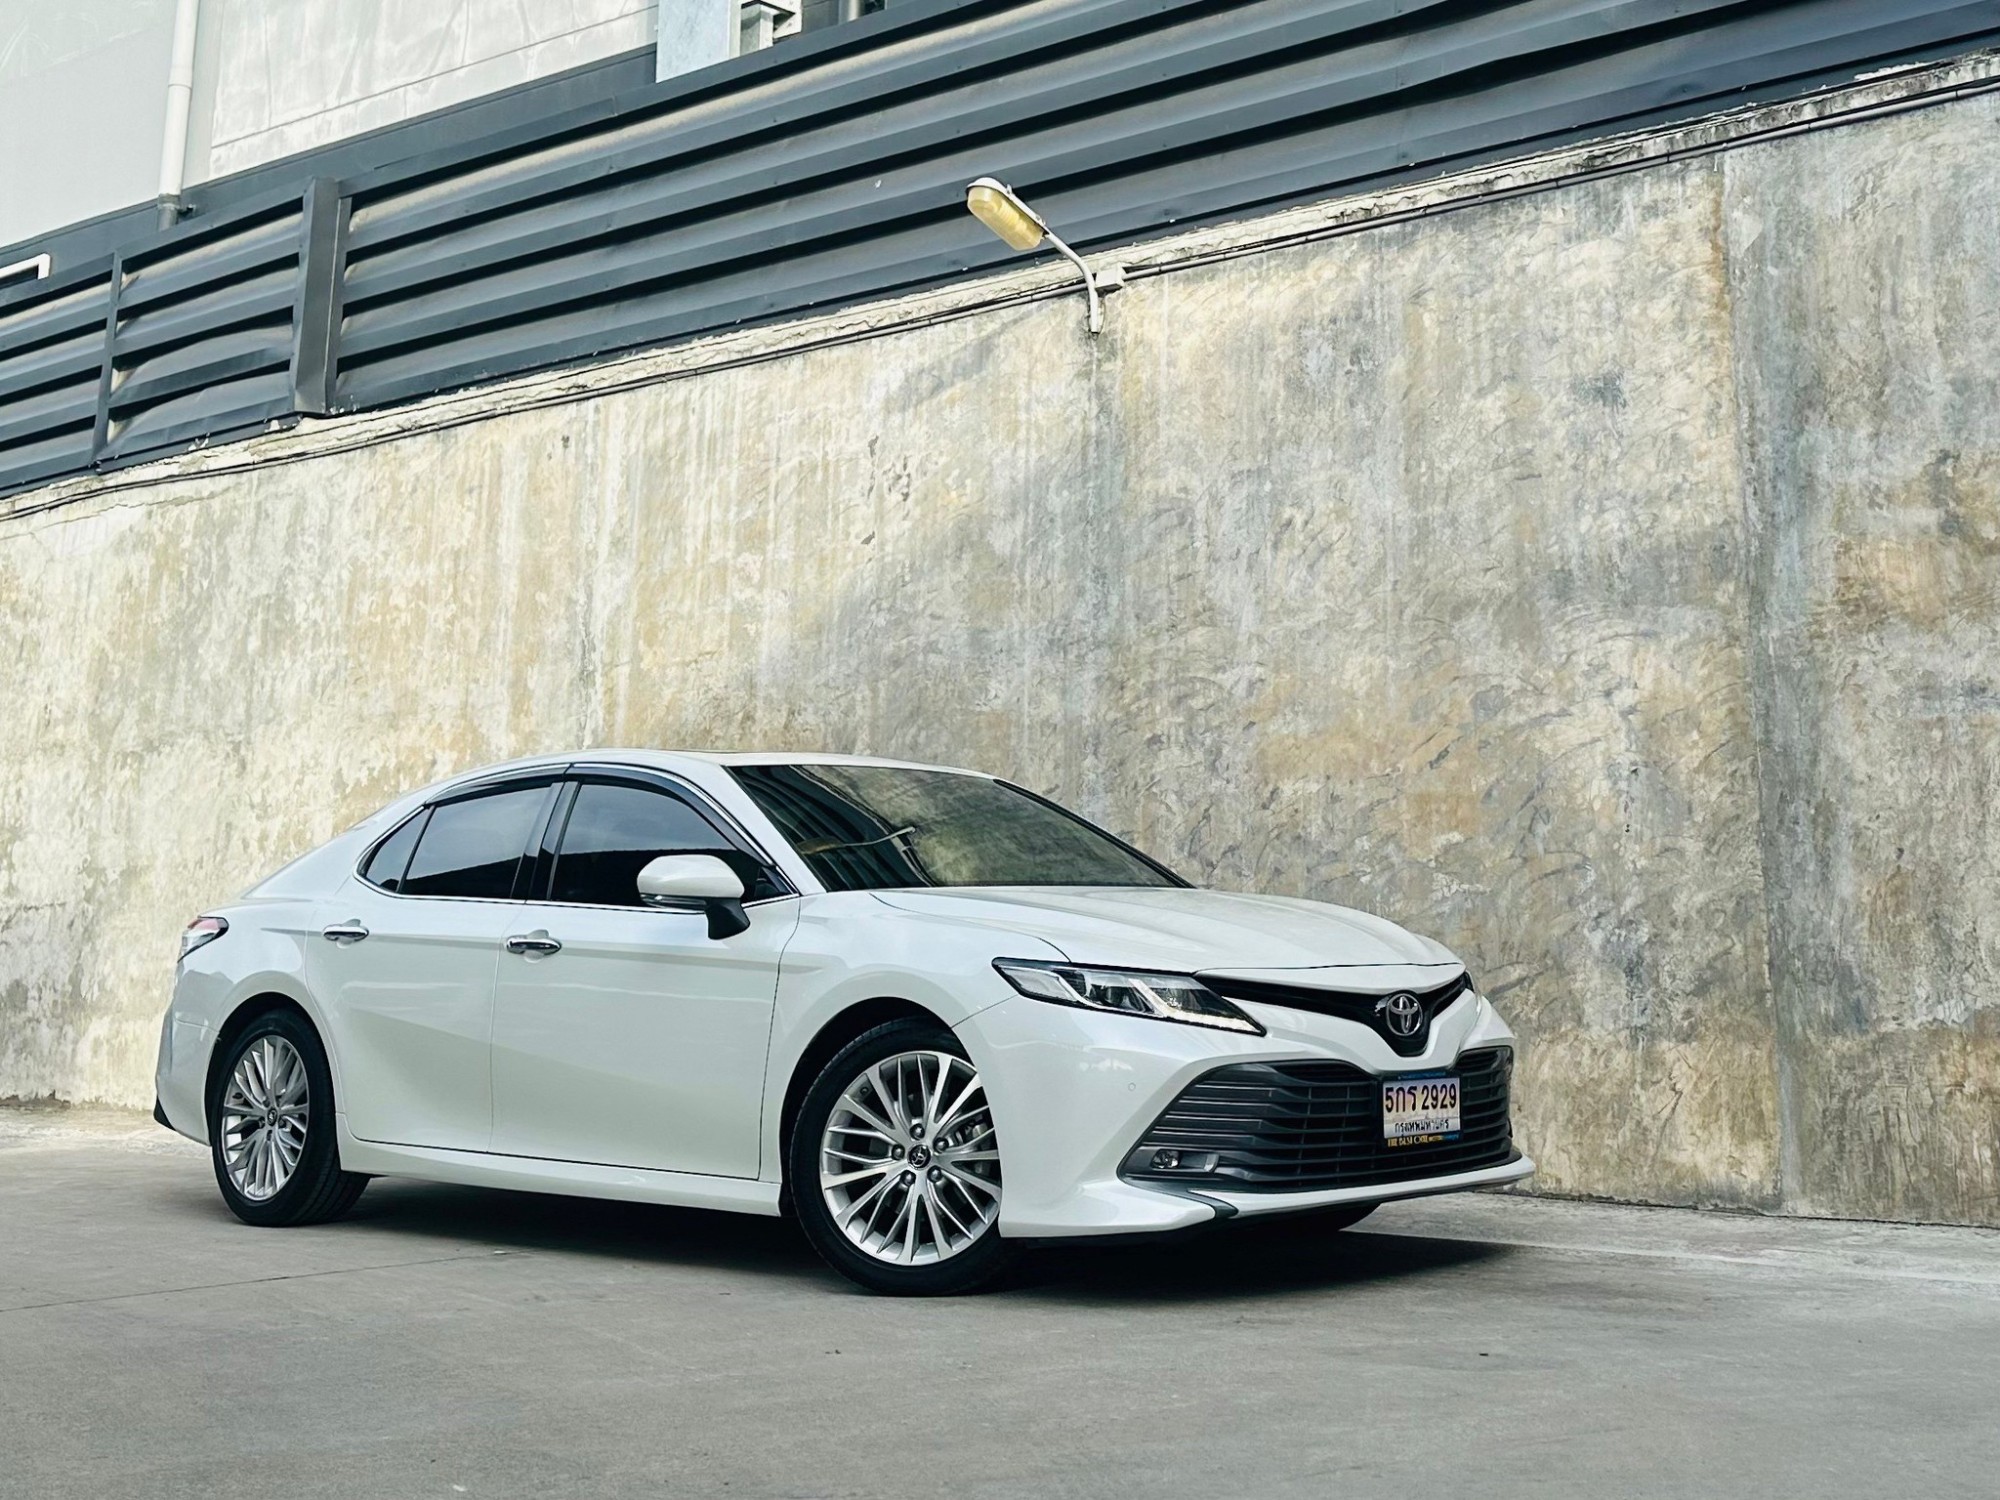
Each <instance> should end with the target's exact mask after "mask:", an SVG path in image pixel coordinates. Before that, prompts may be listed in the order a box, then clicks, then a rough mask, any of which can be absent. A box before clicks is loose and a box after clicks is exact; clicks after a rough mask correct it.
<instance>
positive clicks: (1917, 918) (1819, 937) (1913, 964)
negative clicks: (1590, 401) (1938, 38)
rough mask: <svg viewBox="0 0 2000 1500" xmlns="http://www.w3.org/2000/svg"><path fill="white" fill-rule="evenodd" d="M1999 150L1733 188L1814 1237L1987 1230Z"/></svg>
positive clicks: (1788, 958)
mask: <svg viewBox="0 0 2000 1500" xmlns="http://www.w3.org/2000/svg"><path fill="white" fill-rule="evenodd" d="M1994 125H1995V112H1994V110H1993V107H1992V106H1991V105H1988V104H1981V105H1979V106H1976V107H1971V108H1958V109H1951V110H1943V111H1934V112H1928V113H1926V114H1924V115H1921V116H1913V117H1910V118H1908V119H1905V120H1901V121H1898V122H1895V123H1894V124H1892V125H1887V126H1884V127H1881V128H1874V129H1868V130H1861V131H1842V132H1837V133H1832V134H1828V135H1824V136H1821V137H1818V138H1815V139H1811V140H1808V141H1803V142H1800V143H1798V144H1797V145H1795V146H1793V147H1791V148H1789V149H1788V150H1787V151H1786V152H1784V153H1782V154H1783V155H1784V156H1785V157H1786V159H1787V169H1786V170H1782V171H1780V170H1773V169H1772V166H1771V165H1770V164H1769V163H1768V162H1765V161H1761V160H1754V159H1753V160H1746V161H1745V162H1744V163H1742V164H1741V169H1740V170H1732V172H1731V173H1730V179H1729V180H1730V196H1729V215H1730V232H1729V244H1730V248H1731V293H1732V295H1731V301H1732V305H1733V306H1734V307H1735V309H1736V314H1737V318H1738V322H1739V330H1738V337H1737V340H1736V350H1737V361H1738V366H1737V378H1738V387H1739V390H1740V391H1741V393H1742V400H1743V407H1744V421H1743V428H1742V430H1743V437H1744V444H1745V452H1746V454H1748V455H1749V460H1750V461H1749V465H1748V478H1749V480H1750V484H1749V488H1748V496H1749V500H1750V520H1751V527H1752V542H1753V554H1754V555H1753V563H1752V569H1751V588H1752V593H1753V597H1754V599H1755V601H1756V603H1755V612H1754V620H1755V625H1756V632H1757V633H1756V637H1755V644H1756V648H1757V650H1756V674H1755V683H1756V698H1757V709H1758V718H1759V721H1760V733H1759V736H1758V743H1759V747H1760V753H1761V754H1762V756H1763V758H1764V764H1763V775H1764V782H1765V797H1764V804H1763V831H1762V842H1763V848H1764V859H1765V866H1766V870H1767V876H1768V878H1767V882H1766V889H1767V891H1768V896H1769V910H1770V922H1771V932H1772V941H1771V951H1772V971H1771V979H1772V988H1773V993H1774V996H1775V1000H1776V1005H1777V1013H1778V1015H1779V1017H1780V1020H1781V1027H1782V1032H1781V1042H1780V1049H1779V1056H1780V1080H1781V1109H1782V1111H1783V1129H1784V1136H1783V1139H1784V1142H1785V1147H1786V1152H1785V1169H1784V1190H1785V1198H1786V1201H1787V1202H1790V1203H1792V1204H1794V1205H1796V1206H1798V1207H1800V1208H1803V1209H1806V1210H1807V1211H1811V1212H1818V1213H1834V1214H1849V1213H1859V1214H1870V1215H1880V1216H1885V1217H1905V1216H1917V1217H1925V1218H1951V1219H1966V1220H1972V1221H1976V1222H1984V1223H1995V1222H2000V984H1996V971H2000V900H1997V899H1996V897H2000V816H1996V813H2000V256H1996V255H1995V253H1994V246H1995V244H1996V242H2000V204H1996V202H1995V200H1994V197H1993V189H1994V186H1995V178H1996V172H1995V165H1996V164H1995V162H1994V160H1993V156H1992V152H1991V149H1990V148H1991V143H1992V138H1993V130H1994ZM1764 155H1765V153H1758V154H1757V156H1758V157H1762V156H1764Z"/></svg>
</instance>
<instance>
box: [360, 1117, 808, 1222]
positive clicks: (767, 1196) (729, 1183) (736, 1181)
mask: <svg viewBox="0 0 2000 1500" xmlns="http://www.w3.org/2000/svg"><path fill="white" fill-rule="evenodd" d="M337 1118H338V1120H339V1123H340V1165H341V1167H342V1168H343V1169H344V1170H346V1171H349V1172H361V1173H364V1174H366V1175H367V1176H370V1177H413V1178H417V1179H419V1180H420V1181H424V1182H451V1183H459V1184H462V1185H464V1186H467V1187H492V1188H509V1189H512V1190H513V1191H515V1192H525V1193H560V1194H562V1195H564V1196H566V1197H571V1198H613V1199H617V1200H619V1201H621V1202H625V1203H663V1204H667V1205H669V1206H671V1207H675V1208H717V1209H722V1210H724V1211H726V1212H730V1213H741V1214H762V1215H765V1216H766V1217H770V1218H775V1217H776V1216H777V1213H778V1184H777V1183H775V1182H758V1181H756V1180H754V1179H752V1178H747V1177H707V1176H703V1175H702V1174H701V1173H698V1172H656V1171H652V1170H649V1169H647V1168H644V1167H606V1166H599V1165H597V1164H596V1163H594V1162H577V1161H545V1160H542V1159H541V1158H539V1157H532V1156H495V1155H493V1154H491V1153H488V1152H484V1151H447V1150H442V1149H440V1148H437V1147H432V1146H389V1145H384V1144H382V1143H381V1142H379V1141H364V1140H360V1139H358V1138H357V1137H356V1136H355V1135H354V1133H353V1132H352V1131H350V1130H349V1129H348V1128H347V1116H346V1115H344V1114H343V1115H340V1116H338V1117H337Z"/></svg>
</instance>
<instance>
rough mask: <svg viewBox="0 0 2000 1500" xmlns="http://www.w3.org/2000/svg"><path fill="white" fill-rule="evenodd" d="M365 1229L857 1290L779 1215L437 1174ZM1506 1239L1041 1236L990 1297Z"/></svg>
mask: <svg viewBox="0 0 2000 1500" xmlns="http://www.w3.org/2000/svg"><path fill="white" fill-rule="evenodd" d="M344 1222H345V1223H346V1224H348V1225H350V1226H352V1227H353V1228H355V1229H360V1230H364V1231H366V1232H369V1233H375V1234H390V1235H398V1236H412V1237H421V1238H424V1239H430V1240H439V1241H453V1240H456V1241H468V1240H469V1241H474V1242H477V1243H479V1244H481V1245H486V1246H490V1247H493V1248H497V1249H507V1250H520V1251H529V1252H544V1253H553V1254H565V1255H583V1256H604V1257H610V1258H615V1259H618V1260H623V1261H630V1262H634V1263H639V1264H653V1265H659V1266H662V1267H666V1266H685V1267H699V1268H704V1269H718V1270H733V1271H739V1272H749V1273H753V1274H757V1275H765V1276H774V1277H786V1278H800V1279H806V1280H811V1281H815V1282H819V1283H822V1284H824V1285H826V1286H827V1287H829V1288H830V1289H836V1290H853V1291H854V1292H855V1294H856V1295H866V1294H865V1293H861V1292H860V1291H859V1290H858V1289H855V1288H850V1287H849V1284H848V1283H847V1282H846V1281H845V1280H843V1279H842V1278H840V1277H838V1276H837V1275H836V1274H835V1273H834V1272H833V1271H831V1270H830V1269H828V1268H827V1267H826V1266H825V1265H824V1264H822V1262H821V1261H820V1259H819V1257H818V1256H817V1255H815V1254H814V1253H813V1251H812V1249H811V1247H810V1246H808V1245H807V1244H806V1242H805V1240H804V1238H803V1237H802V1236H801V1235H800V1234H799V1232H798V1230H797V1229H796V1228H795V1227H794V1226H793V1225H792V1224H791V1223H790V1222H789V1221H788V1220H785V1219H774V1218H760V1217H756V1216H753V1215H749V1214H733V1213H718V1212H709V1211H704V1210H700V1209H686V1208H666V1207H660V1206H656V1205H652V1204H643V1203H617V1202H611V1201H608V1200H603V1199H595V1198H570V1197H561V1196H554V1195H549V1194H541V1193H522V1192H508V1191H503V1190H498V1189H489V1188H466V1187H454V1186H450V1185H446V1184H438V1183H421V1182H406V1181H394V1182H377V1183H375V1184H373V1185H371V1186H370V1188H369V1190H368V1193H367V1195H366V1196H365V1197H363V1198H362V1200H361V1202H360V1204H359V1205H357V1206H356V1208H355V1209H354V1211H353V1212H352V1213H351V1214H350V1215H349V1216H348V1218H347V1219H346V1220H345V1221H344ZM1509 1253H1510V1247H1508V1246H1504V1245H1495V1244H1488V1243H1485V1242H1481V1241H1476V1240H1459V1239H1445V1238H1437V1237H1431V1236H1422V1235H1409V1234H1395V1233H1371V1232H1369V1231H1368V1230H1366V1229H1365V1228H1364V1229H1353V1230H1343V1231H1336V1230H1333V1229H1330V1228H1328V1227H1327V1226H1326V1224H1325V1223H1324V1221H1322V1220H1318V1219H1315V1218H1314V1217H1312V1216H1310V1215H1305V1216H1299V1217H1295V1218H1285V1219H1279V1220H1272V1221H1269V1222H1262V1223H1251V1224H1228V1225H1222V1226H1219V1227H1218V1228H1216V1229H1215V1230H1213V1231H1210V1232H1207V1233H1202V1234H1198V1235H1194V1236H1188V1237H1178V1236H1177V1237H1174V1238H1172V1239H1168V1240H1163V1241H1157V1242H1155V1241H1148V1240H1143V1239H1133V1240H1125V1241H1119V1242H1116V1243H1105V1242H1098V1243H1090V1242H1080V1243H1078V1244H1076V1245H1054V1246H1050V1245H1042V1246H1038V1247H1037V1248H1036V1249H1035V1251H1034V1252H1033V1253H1032V1254H1030V1255H1028V1256H1026V1257H1024V1258H1023V1260H1022V1262H1021V1264H1020V1265H1019V1267H1018V1268H1017V1269H1016V1270H1015V1271H1014V1272H1013V1273H1012V1274H1011V1275H1010V1276H1009V1277H1008V1278H1007V1279H1006V1281H1005V1282H1004V1283H1003V1284H1002V1285H1001V1286H1000V1287H999V1288H997V1289H996V1291H995V1292H994V1293H993V1295H996V1296H1001V1297H1023V1298H1030V1299H1035V1300H1060V1301H1066V1302H1087V1303H1106V1304H1109V1303H1143V1302H1194V1301H1222V1300H1228V1299H1231V1298H1237V1297H1252V1296H1269V1295H1273V1294H1281V1293H1287V1292H1301V1291H1325V1290H1333V1289H1337V1288H1341V1287H1361V1286H1367V1285H1371V1284H1375V1283H1382V1282H1395V1281H1407V1280H1410V1279H1412V1278H1417V1277H1425V1276H1432V1275H1436V1274H1439V1273H1445V1272H1450V1271H1454V1270H1458V1269H1461V1268H1464V1267H1468V1266H1473V1265H1477V1264H1480V1263H1483V1262H1487V1261H1490V1260H1493V1259H1495V1258H1497V1257H1503V1256H1505V1255H1507V1254H1509Z"/></svg>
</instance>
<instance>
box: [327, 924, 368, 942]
mask: <svg viewBox="0 0 2000 1500" xmlns="http://www.w3.org/2000/svg"><path fill="white" fill-rule="evenodd" d="M320 936H321V937H323V938H325V939H326V940H327V941H328V942H330V943H358V942H360V941H361V940H362V939H363V938H365V937H367V936H368V929H367V928H366V927H363V926H362V925H361V924H360V923H359V922H336V923H334V924H333V926H331V927H325V928H322V929H321V930H320Z"/></svg>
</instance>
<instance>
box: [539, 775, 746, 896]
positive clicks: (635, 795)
mask: <svg viewBox="0 0 2000 1500" xmlns="http://www.w3.org/2000/svg"><path fill="white" fill-rule="evenodd" d="M662 854H714V855H719V856H720V857H721V858H723V859H724V860H726V861H728V863H729V865H730V867H731V868H732V869H734V870H735V871H736V873H737V875H738V876H739V877H741V878H742V880H743V883H744V886H745V894H747V895H749V896H752V897H755V896H758V895H771V894H775V891H774V890H773V889H771V888H770V887H769V885H768V881H767V880H766V878H765V876H764V873H763V871H762V869H761V867H760V866H758V865H757V864H756V862H755V861H753V860H751V859H750V858H749V857H748V856H747V855H745V854H743V853H742V852H741V851H739V850H738V849H737V848H736V847H735V845H733V844H732V843H730V841H729V840H728V839H726V838H724V837H723V836H722V834H721V833H720V832H719V831H718V830H717V829H716V827H715V825H714V824H713V823H710V822H709V821H708V819H707V818H706V817H704V816H703V815H702V814H701V813H699V812H697V811H696V810H695V809H694V808H693V807H692V806H690V805H689V804H688V803H687V802H684V801H682V800H681V799H680V798H679V797H676V796H674V795H672V794H671V793H669V792H664V791H655V790H653V789H651V788H649V787H638V786H620V785H615V784H611V783H605V782H585V783H584V784H583V785H582V786H580V787H578V788H577V793H576V803H575V805H574V806H573V807H572V808H571V809H570V814H569V826H568V827H567V828H565V829H564V830H563V838H562V849H561V852H560V853H559V854H558V855H557V856H556V870H555V879H554V881H553V882H552V883H551V885H550V888H549V899H550V900H551V901H576V902H583V903H586V904H589V905H593V906H638V905H639V904H640V901H639V872H640V871H641V870H643V869H645V868H646V866H647V865H648V864H649V863H651V862H652V861H653V860H655V859H658V858H659V857H660V856H661V855H662Z"/></svg>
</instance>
